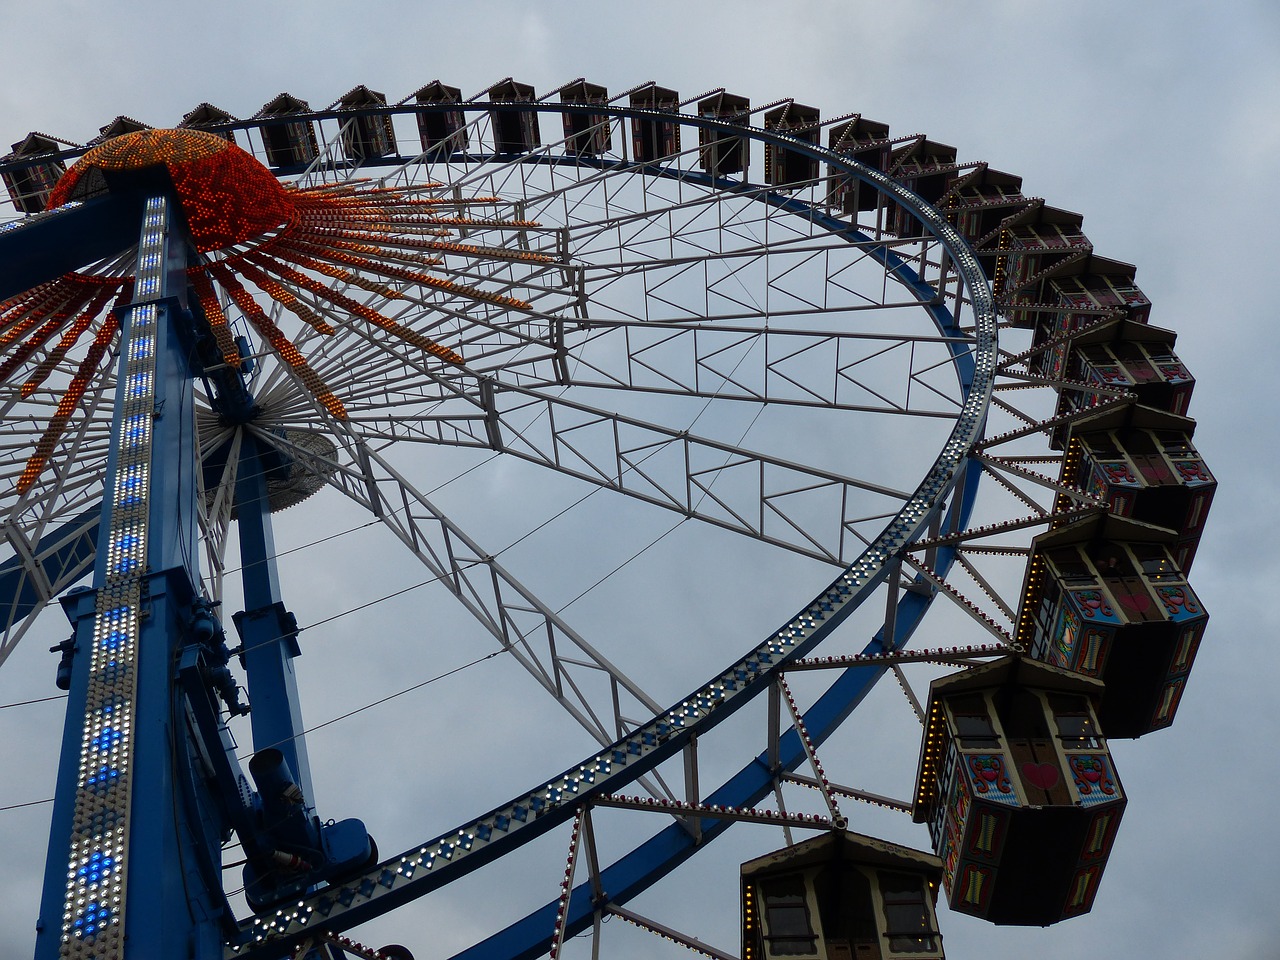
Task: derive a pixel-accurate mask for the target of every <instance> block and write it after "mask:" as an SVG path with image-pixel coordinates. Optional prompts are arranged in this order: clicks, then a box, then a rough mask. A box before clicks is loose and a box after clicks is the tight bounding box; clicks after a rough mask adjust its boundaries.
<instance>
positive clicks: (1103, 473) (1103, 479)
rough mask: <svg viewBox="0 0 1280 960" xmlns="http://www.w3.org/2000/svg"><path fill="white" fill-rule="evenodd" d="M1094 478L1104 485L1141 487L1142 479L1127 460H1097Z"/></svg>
mask: <svg viewBox="0 0 1280 960" xmlns="http://www.w3.org/2000/svg"><path fill="white" fill-rule="evenodd" d="M1094 479H1095V481H1096V482H1098V483H1100V484H1101V485H1102V486H1104V487H1108V488H1109V487H1141V486H1142V481H1141V480H1139V479H1138V475H1137V474H1136V473H1134V471H1133V468H1132V467H1131V466H1129V462H1128V461H1127V460H1099V461H1098V463H1097V464H1096V465H1095V467H1094Z"/></svg>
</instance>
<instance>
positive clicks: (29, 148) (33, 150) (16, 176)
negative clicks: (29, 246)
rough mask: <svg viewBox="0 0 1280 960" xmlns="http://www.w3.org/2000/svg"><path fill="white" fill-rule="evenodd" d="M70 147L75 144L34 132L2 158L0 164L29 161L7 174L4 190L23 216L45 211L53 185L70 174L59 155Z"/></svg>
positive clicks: (6, 172) (5, 175)
mask: <svg viewBox="0 0 1280 960" xmlns="http://www.w3.org/2000/svg"><path fill="white" fill-rule="evenodd" d="M71 146H75V144H72V143H69V142H68V141H66V140H58V139H57V138H55V137H50V136H46V135H45V134H43V133H36V132H34V131H32V132H31V133H29V134H27V136H26V138H25V139H24V140H20V141H18V142H17V143H15V144H14V145H13V150H12V151H11V152H10V153H9V154H8V155H7V156H4V157H0V163H6V164H7V163H13V162H15V161H20V160H25V161H27V164H28V165H27V166H25V167H17V168H15V169H13V170H7V171H5V173H4V186H5V189H6V190H8V191H9V199H10V200H12V201H13V205H14V206H15V207H17V208H18V211H19V212H20V213H39V212H40V211H41V210H43V209H44V208H45V204H46V203H48V201H49V194H50V193H52V192H53V187H54V184H56V183H57V182H58V180H59V178H60V177H61V176H62V175H63V174H64V173H66V172H67V165H66V164H65V163H63V162H62V161H61V160H59V159H58V158H57V154H59V153H61V152H62V150H63V149H65V148H66V147H71Z"/></svg>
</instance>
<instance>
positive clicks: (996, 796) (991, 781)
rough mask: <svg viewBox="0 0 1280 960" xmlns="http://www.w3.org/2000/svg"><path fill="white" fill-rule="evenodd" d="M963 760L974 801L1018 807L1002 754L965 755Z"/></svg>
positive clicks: (1016, 797)
mask: <svg viewBox="0 0 1280 960" xmlns="http://www.w3.org/2000/svg"><path fill="white" fill-rule="evenodd" d="M964 760H965V766H966V768H967V769H968V772H969V786H970V788H971V789H972V790H973V796H974V798H975V799H981V800H989V801H991V802H993V803H1003V804H1007V805H1009V806H1012V807H1016V806H1018V795H1017V793H1016V792H1015V791H1014V789H1013V783H1012V782H1011V781H1010V779H1009V770H1008V766H1007V765H1006V763H1005V759H1004V755H1003V754H999V753H983V754H967V755H966V756H965V758H964Z"/></svg>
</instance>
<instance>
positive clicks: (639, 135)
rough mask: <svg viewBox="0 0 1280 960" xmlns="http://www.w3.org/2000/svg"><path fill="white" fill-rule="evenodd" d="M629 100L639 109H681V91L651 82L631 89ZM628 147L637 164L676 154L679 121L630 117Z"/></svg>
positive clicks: (678, 150)
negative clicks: (629, 145) (679, 92)
mask: <svg viewBox="0 0 1280 960" xmlns="http://www.w3.org/2000/svg"><path fill="white" fill-rule="evenodd" d="M629 102H630V104H631V106H632V107H634V108H636V109H638V110H656V111H657V112H659V113H679V112H680V94H678V93H676V91H674V90H668V89H667V88H666V87H659V86H656V85H655V84H652V83H651V84H648V85H646V86H643V87H641V88H640V89H639V90H633V91H632V92H631V96H630V97H629ZM631 150H632V155H633V156H634V157H635V159H636V160H638V161H639V162H640V163H656V162H657V161H659V160H661V159H663V158H664V157H673V156H675V155H676V154H677V153H679V152H680V123H679V122H678V121H677V120H655V119H651V118H649V117H632V118H631Z"/></svg>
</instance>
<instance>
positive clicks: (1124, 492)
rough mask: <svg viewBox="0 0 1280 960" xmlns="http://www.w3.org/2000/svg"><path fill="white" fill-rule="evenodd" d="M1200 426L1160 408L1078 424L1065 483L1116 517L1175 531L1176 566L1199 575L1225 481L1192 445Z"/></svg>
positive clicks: (1119, 411)
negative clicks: (1197, 562)
mask: <svg viewBox="0 0 1280 960" xmlns="http://www.w3.org/2000/svg"><path fill="white" fill-rule="evenodd" d="M1194 431H1195V422H1194V421H1192V420H1189V419H1187V418H1186V417H1179V416H1177V415H1175V414H1172V413H1166V412H1165V411H1163V410H1157V409H1154V408H1152V407H1135V406H1125V407H1119V408H1111V409H1109V410H1107V411H1105V412H1103V413H1099V414H1098V415H1096V416H1094V417H1090V418H1088V419H1084V420H1080V421H1077V422H1076V423H1075V424H1073V425H1072V430H1071V439H1070V441H1069V442H1068V445H1067V456H1066V460H1065V464H1064V467H1063V474H1062V480H1063V482H1064V483H1067V484H1070V485H1072V486H1078V487H1083V488H1085V489H1086V490H1087V491H1088V492H1089V493H1091V494H1093V495H1094V496H1096V497H1100V498H1102V499H1105V500H1106V501H1107V503H1108V504H1109V505H1110V511H1111V512H1112V513H1115V514H1118V515H1120V516H1123V517H1132V518H1133V519H1135V520H1141V521H1142V522H1143V523H1150V524H1153V525H1155V526H1158V527H1167V528H1169V529H1170V530H1172V531H1174V533H1175V534H1176V535H1177V540H1176V541H1175V542H1174V543H1173V544H1171V545H1170V548H1169V549H1170V552H1171V553H1172V554H1173V562H1174V563H1175V564H1177V566H1178V569H1179V570H1181V571H1182V572H1183V573H1189V572H1190V571H1191V564H1192V561H1193V560H1194V559H1195V554H1196V547H1197V546H1198V545H1199V543H1200V536H1201V534H1202V533H1203V532H1204V522H1205V518H1206V517H1207V516H1208V515H1209V506H1210V504H1212V503H1213V494H1214V491H1215V490H1216V489H1217V486H1218V483H1217V481H1216V480H1214V478H1213V474H1211V473H1210V472H1209V467H1208V465H1206V464H1205V462H1204V459H1203V458H1202V457H1201V456H1200V454H1199V453H1197V452H1196V449H1195V447H1194V446H1192V444H1191V436H1192V434H1193V433H1194Z"/></svg>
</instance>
